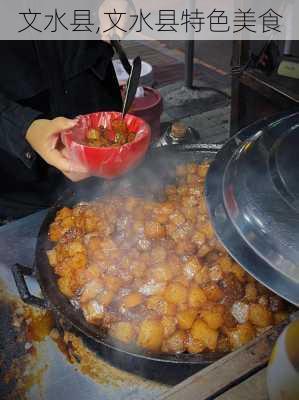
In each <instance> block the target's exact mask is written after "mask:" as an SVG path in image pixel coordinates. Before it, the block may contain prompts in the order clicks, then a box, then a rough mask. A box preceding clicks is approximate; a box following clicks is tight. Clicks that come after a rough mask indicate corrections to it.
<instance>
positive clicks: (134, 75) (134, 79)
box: [122, 57, 141, 118]
mask: <svg viewBox="0 0 299 400" xmlns="http://www.w3.org/2000/svg"><path fill="white" fill-rule="evenodd" d="M140 75H141V58H140V57H136V58H135V59H134V61H133V65H132V69H131V73H130V76H129V79H128V83H127V90H126V94H125V99H124V103H123V108H122V118H124V117H125V115H126V114H127V112H128V110H129V109H130V107H131V105H132V103H133V101H134V98H135V95H136V91H137V88H138V85H139V80H140Z"/></svg>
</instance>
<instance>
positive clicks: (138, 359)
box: [14, 144, 224, 383]
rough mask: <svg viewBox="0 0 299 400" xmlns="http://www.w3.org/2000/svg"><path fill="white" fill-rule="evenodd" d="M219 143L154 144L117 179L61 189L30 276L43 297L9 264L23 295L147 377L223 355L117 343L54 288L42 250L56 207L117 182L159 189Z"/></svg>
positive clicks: (171, 376) (176, 372) (168, 376)
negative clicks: (177, 169) (158, 350)
mask: <svg viewBox="0 0 299 400" xmlns="http://www.w3.org/2000/svg"><path fill="white" fill-rule="evenodd" d="M220 147H221V146H220V145H200V144H198V145H174V146H167V147H162V148H155V149H152V150H151V151H150V152H149V153H148V154H147V156H146V158H145V160H144V161H143V163H142V164H141V165H140V166H139V167H137V168H136V169H134V171H132V172H131V173H130V174H128V175H126V176H125V177H123V178H121V179H119V180H116V181H113V182H112V183H111V182H110V183H107V182H105V181H100V180H99V179H95V180H94V179H91V180H89V181H86V182H84V183H82V184H79V185H76V186H75V188H73V189H70V190H68V191H67V192H65V193H64V195H63V196H62V197H61V198H60V199H59V200H58V202H57V203H56V204H55V205H54V206H53V207H52V208H50V210H49V212H48V214H47V216H46V218H45V220H44V221H43V224H42V226H41V229H40V232H39V235H38V240H37V247H36V259H35V268H34V275H35V277H36V278H37V280H38V283H39V285H40V287H41V291H42V294H43V296H44V299H45V300H41V299H37V298H36V297H34V296H32V295H30V293H29V291H28V288H27V287H26V286H25V280H24V276H23V275H24V274H28V273H31V271H28V269H24V268H22V267H21V266H19V265H17V266H15V268H14V277H15V280H16V283H17V286H18V288H19V292H20V295H21V297H22V299H23V300H24V301H25V302H27V303H31V304H35V305H38V306H46V307H48V308H50V309H51V310H53V311H54V312H55V313H56V314H58V316H59V317H60V318H62V319H63V321H65V322H66V324H67V326H68V327H70V328H72V329H74V330H75V331H76V332H78V333H80V334H82V337H83V338H84V340H85V341H86V342H87V344H88V345H89V346H91V347H92V349H93V350H95V351H97V352H98V353H99V354H100V355H101V356H102V357H104V358H105V359H107V360H108V361H109V362H111V363H113V364H116V365H117V366H118V367H121V368H123V369H126V370H130V371H132V372H135V373H141V374H142V375H143V376H145V377H148V378H153V379H158V380H160V381H161V380H162V381H164V382H167V383H176V382H178V381H180V380H183V379H184V378H186V377H187V376H189V375H191V374H192V373H194V372H196V371H197V370H199V369H201V368H202V367H204V366H207V365H208V364H210V363H212V362H213V361H215V360H217V359H219V358H220V357H222V356H223V355H224V354H223V353H216V352H214V353H212V352H211V353H203V354H193V355H192V354H179V355H168V354H152V353H149V352H145V351H142V350H139V349H137V348H136V347H126V346H124V344H123V343H120V342H117V341H116V340H115V339H112V338H111V337H110V336H109V335H107V334H106V333H105V332H104V331H102V330H101V329H99V328H98V327H96V326H93V325H91V324H89V323H88V322H87V321H86V320H85V318H84V316H83V314H82V312H81V311H80V310H77V309H76V308H75V307H74V306H73V305H72V304H71V303H70V302H69V300H68V299H67V298H66V297H65V296H64V295H63V294H62V293H61V292H60V291H59V289H58V286H57V276H56V275H55V273H54V272H53V269H52V268H51V266H50V265H49V263H48V258H47V254H46V252H47V250H49V249H51V248H52V247H53V244H52V243H51V242H50V241H49V240H48V231H49V226H50V224H51V223H52V222H53V220H54V218H55V215H56V213H57V211H58V210H59V209H60V208H62V207H64V206H68V207H72V206H74V205H75V204H77V203H78V202H82V201H90V200H94V199H95V198H99V197H101V195H103V194H104V193H106V192H107V190H108V191H109V190H111V188H118V187H119V188H120V190H130V192H132V191H133V192H134V193H135V194H137V195H143V194H144V193H145V192H147V191H149V192H157V193H158V192H159V190H160V189H161V188H162V187H163V186H164V185H165V184H166V183H169V182H171V181H173V180H174V178H175V167H176V165H177V164H179V163H182V162H185V163H186V162H191V161H195V162H198V163H200V162H202V161H204V160H212V159H213V158H214V156H215V154H216V153H217V151H218V150H219V149H220Z"/></svg>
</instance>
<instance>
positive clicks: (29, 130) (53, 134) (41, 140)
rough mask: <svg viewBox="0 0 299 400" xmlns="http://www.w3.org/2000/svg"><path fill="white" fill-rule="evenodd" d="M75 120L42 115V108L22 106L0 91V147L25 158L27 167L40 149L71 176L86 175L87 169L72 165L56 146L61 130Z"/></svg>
mask: <svg viewBox="0 0 299 400" xmlns="http://www.w3.org/2000/svg"><path fill="white" fill-rule="evenodd" d="M75 123H76V122H75V121H74V120H70V119H67V118H63V117H59V118H55V119H53V120H47V119H42V113H41V112H39V111H36V110H33V109H31V108H28V107H23V106H21V105H20V104H18V103H17V102H14V101H11V100H9V99H8V98H7V97H6V96H5V95H3V94H2V93H1V92H0V148H2V149H3V150H5V151H6V152H8V153H10V154H11V155H13V156H14V157H17V158H19V159H20V160H22V161H23V162H24V164H25V166H26V167H28V168H30V167H31V166H32V163H33V162H34V160H35V158H36V153H38V154H39V155H40V156H41V157H42V158H43V159H44V160H45V161H46V162H47V163H48V164H49V165H52V166H53V167H55V168H57V169H59V170H60V171H61V172H62V173H63V174H64V175H65V176H67V177H68V178H69V179H71V180H73V181H77V180H81V179H84V178H86V177H87V176H88V173H87V172H86V170H85V169H84V168H83V167H81V166H77V165H72V163H71V162H70V160H69V159H68V158H67V156H66V155H65V154H64V152H63V151H61V150H58V149H57V148H56V145H57V142H58V139H59V133H60V132H61V131H63V130H65V129H71V128H72V127H73V126H74V125H75Z"/></svg>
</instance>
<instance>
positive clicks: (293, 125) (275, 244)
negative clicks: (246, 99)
mask: <svg viewBox="0 0 299 400" xmlns="http://www.w3.org/2000/svg"><path fill="white" fill-rule="evenodd" d="M206 198H207V203H208V208H209V212H210V216H211V219H212V223H213V224H214V227H215V230H216V232H217V234H218V236H219V239H220V240H221V241H222V243H223V245H224V246H225V247H226V249H227V250H228V251H229V253H230V254H231V255H232V256H233V257H234V258H235V259H236V260H237V261H238V262H239V263H240V264H241V265H242V266H243V267H244V268H245V269H246V270H247V271H248V272H249V273H251V274H252V275H253V276H254V277H255V278H256V279H257V280H259V281H260V282H262V283H263V284H264V285H266V286H267V287H269V288H270V289H272V290H273V291H274V292H276V293H277V294H279V295H280V296H282V297H284V298H285V299H287V300H288V301H290V302H292V303H293V304H295V305H297V306H299V113H298V112H297V113H292V114H284V115H282V116H280V117H278V118H277V117H276V118H271V119H264V120H261V121H259V122H257V123H255V124H254V125H251V126H249V127H248V128H246V129H243V130H242V131H240V132H239V133H238V134H237V135H236V136H234V137H233V138H232V139H231V140H230V141H229V142H228V143H227V144H226V145H225V146H224V147H223V148H222V150H221V151H220V152H219V153H218V154H217V156H216V159H215V161H214V162H213V163H212V165H211V168H210V170H209V174H208V177H207V181H206Z"/></svg>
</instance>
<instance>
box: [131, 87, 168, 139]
mask: <svg viewBox="0 0 299 400" xmlns="http://www.w3.org/2000/svg"><path fill="white" fill-rule="evenodd" d="M143 90H144V97H136V98H135V99H134V101H133V104H132V106H131V108H130V113H131V114H133V115H136V116H137V117H139V118H142V119H143V120H144V121H146V122H147V123H148V124H149V126H150V127H151V131H152V140H157V139H158V138H159V137H160V136H161V123H160V118H161V114H162V112H163V100H162V96H161V95H160V93H159V91H158V90H155V89H153V88H151V87H148V86H144V87H143Z"/></svg>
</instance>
